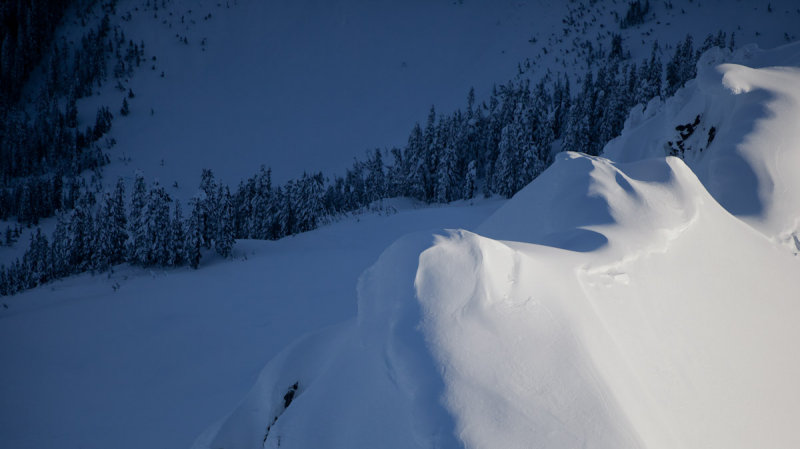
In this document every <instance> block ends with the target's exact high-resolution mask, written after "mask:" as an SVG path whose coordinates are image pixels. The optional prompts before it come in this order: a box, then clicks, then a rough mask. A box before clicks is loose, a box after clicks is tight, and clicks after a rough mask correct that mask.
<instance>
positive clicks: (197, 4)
mask: <svg viewBox="0 0 800 449" xmlns="http://www.w3.org/2000/svg"><path fill="white" fill-rule="evenodd" d="M148 3H149V2H147V1H146V0H121V1H119V4H118V6H117V16H118V17H115V18H114V20H118V19H119V17H123V16H126V15H127V14H128V13H130V14H131V16H130V20H127V21H122V22H120V23H121V24H122V26H123V29H124V30H125V33H126V36H128V37H129V38H130V39H133V40H134V42H139V41H140V40H141V41H143V42H144V43H145V51H146V54H147V57H148V59H149V58H151V57H155V58H156V59H155V60H154V61H153V60H148V61H146V63H145V64H144V65H143V66H142V68H141V69H139V70H138V71H137V72H136V73H135V74H134V76H133V77H132V78H131V79H130V80H129V81H128V82H127V83H125V85H126V87H130V88H132V89H133V91H134V92H135V93H136V98H134V99H133V100H131V101H130V105H131V114H130V115H129V116H127V117H117V119H116V120H115V121H114V125H113V129H112V131H111V134H110V136H111V137H113V138H115V139H116V141H117V143H118V144H117V146H116V147H115V148H114V149H112V150H111V151H110V154H111V160H112V163H111V165H110V166H109V167H106V168H105V173H106V174H107V176H106V179H107V182H109V183H110V184H111V185H113V183H114V182H115V180H116V179H117V177H118V176H123V177H126V178H129V177H132V174H133V172H134V170H136V169H140V170H143V172H144V174H145V176H146V178H148V179H151V178H158V179H159V180H160V182H161V184H162V185H165V186H172V185H173V183H175V182H177V184H178V186H179V187H178V188H177V189H172V188H171V189H170V194H171V195H175V196H177V197H179V198H181V199H182V200H184V201H185V200H186V199H188V198H189V197H190V196H191V195H192V194H194V192H195V189H196V186H197V184H198V183H199V176H200V172H201V170H202V169H203V168H212V169H214V171H215V173H216V174H217V177H218V178H219V179H221V180H223V181H224V182H226V183H229V184H231V185H236V184H237V183H238V182H239V181H240V180H242V179H243V178H245V177H247V176H250V175H252V174H253V173H254V172H255V171H256V169H257V167H258V166H259V165H261V164H265V165H267V166H270V167H272V168H273V175H274V179H275V181H277V182H280V183H282V182H284V181H286V180H288V179H290V178H295V177H299V176H300V175H301V174H302V173H303V172H304V171H306V172H317V171H320V170H321V171H324V172H325V173H326V174H330V175H332V174H341V173H343V171H344V169H345V168H347V167H349V166H350V164H351V162H352V158H353V157H359V158H360V157H362V156H363V155H364V153H365V151H367V150H372V149H374V148H391V147H392V146H402V145H405V144H406V142H407V139H408V135H409V133H410V131H411V129H412V127H413V125H414V123H415V122H424V120H425V118H426V117H427V114H428V110H429V109H430V107H431V105H435V106H436V109H437V110H438V111H440V112H447V113H449V112H451V111H453V110H455V109H456V108H463V107H464V106H465V104H466V97H467V92H468V91H469V89H470V87H475V89H476V95H477V99H478V101H482V100H484V99H486V97H487V96H488V93H489V92H490V91H491V88H492V85H493V84H496V83H499V84H502V83H505V82H506V81H507V80H510V79H511V78H512V77H514V76H515V75H516V74H517V73H518V64H520V63H523V62H524V61H526V60H528V61H529V62H530V64H531V68H530V70H529V71H528V72H527V74H526V76H530V77H531V78H533V79H534V80H538V79H539V78H540V77H542V76H544V75H545V73H547V72H548V71H552V72H557V71H561V72H566V73H568V74H570V75H571V76H573V77H575V78H576V79H579V78H582V76H583V70H584V67H585V61H584V59H585V51H584V50H583V49H582V48H581V46H582V45H584V44H585V42H587V41H588V42H591V43H592V44H593V45H594V46H595V47H597V46H598V44H602V45H604V46H605V47H606V48H608V47H609V42H610V39H611V37H610V33H612V32H619V33H620V35H621V36H622V37H623V39H624V46H625V48H626V49H629V50H630V51H631V53H632V56H633V57H634V58H637V59H641V58H646V57H648V56H649V54H650V49H651V46H652V42H653V41H654V40H658V41H659V42H660V44H661V45H662V46H664V47H665V49H664V58H665V59H668V58H669V57H671V55H672V51H673V50H672V48H671V47H670V46H671V45H673V44H675V43H677V42H678V41H680V40H682V39H683V37H684V36H685V34H687V33H688V34H692V35H693V36H694V38H695V44H696V45H697V46H699V45H700V44H701V43H702V41H703V39H704V38H705V36H706V34H708V33H716V32H717V31H718V30H723V31H726V32H727V33H728V34H730V33H731V32H734V31H735V32H736V33H737V42H740V43H747V42H757V43H759V44H760V45H762V46H766V47H774V46H777V45H780V44H781V43H783V42H784V34H786V35H788V36H789V38H790V39H796V36H794V34H795V33H796V31H795V28H796V27H795V23H796V22H797V20H798V18H800V11H795V9H796V5H795V2H794V1H792V0H782V1H773V2H772V5H773V9H774V11H773V12H772V13H770V12H767V11H766V8H765V7H764V6H763V5H760V4H758V5H755V4H752V2H746V1H745V2H743V1H737V2H733V3H732V2H729V1H725V0H708V1H703V2H678V1H673V2H672V3H674V4H675V6H674V7H673V8H672V9H666V8H665V6H664V5H663V4H662V2H650V3H651V4H652V8H653V15H654V18H651V19H649V20H648V21H647V22H646V23H645V24H643V25H641V26H638V27H634V28H629V29H626V30H620V29H619V26H618V24H617V23H616V17H617V16H620V15H624V13H625V10H626V5H627V3H626V2H597V3H595V4H592V5H587V6H582V3H583V2H563V1H549V0H530V1H517V0H500V1H498V0H491V1H490V0H475V1H473V0H470V1H449V0H448V1H444V0H443V1H433V2H431V1H420V0H414V1H405V2H396V1H390V0H380V1H373V2H363V1H358V0H336V1H328V2H320V1H314V0H299V1H286V0H279V1H256V0H237V1H226V2H219V1H215V0H214V1H208V0H171V1H167V2H159V3H160V4H161V5H165V6H161V7H159V8H158V9H157V10H155V11H154V10H153V9H152V7H150V8H147V7H145V5H146V4H148ZM587 3H588V2H587ZM573 10H574V11H576V12H574V13H573V12H571V11H573ZM578 11H579V12H578ZM570 15H572V17H574V18H575V19H576V20H577V23H576V24H574V25H573V26H566V25H565V24H564V23H563V22H562V19H565V18H567V17H569V16H570ZM709 16H713V17H714V18H715V20H714V24H713V26H712V27H710V26H709V22H708V20H707V17H709ZM742 17H747V20H742ZM565 30H567V32H568V34H566V35H565V32H564V31H565ZM676 30H680V31H679V32H677V33H676ZM184 37H185V38H186V40H187V42H188V44H185V43H183V42H182V41H181V38H184ZM151 68H152V69H151ZM162 72H163V73H164V76H163V77H162V76H161V74H162ZM113 84H114V83H107V85H106V86H104V87H103V88H102V89H99V90H98V95H96V96H94V97H91V98H88V99H84V100H81V102H80V104H79V106H80V107H81V111H85V114H86V116H85V117H82V118H83V119H85V120H84V122H91V121H93V120H94V114H95V111H96V109H97V107H98V106H101V105H108V106H109V107H110V108H111V110H112V112H115V113H116V112H117V111H118V110H119V107H120V105H121V103H122V97H123V96H124V95H123V94H124V93H123V92H119V91H118V90H116V89H115V88H114V86H113ZM574 86H575V85H573V87H574ZM151 110H152V111H153V113H152V115H151Z"/></svg>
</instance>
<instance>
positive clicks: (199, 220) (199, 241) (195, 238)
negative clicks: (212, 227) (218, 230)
mask: <svg viewBox="0 0 800 449" xmlns="http://www.w3.org/2000/svg"><path fill="white" fill-rule="evenodd" d="M204 214H205V212H204V211H203V206H202V200H200V199H199V198H195V199H194V200H192V214H191V215H190V216H189V223H188V224H187V226H186V244H185V248H186V259H187V261H188V262H189V266H191V267H192V268H195V269H197V267H198V266H199V265H200V258H201V257H202V248H203V246H204V245H205V242H204V241H203V215H204Z"/></svg>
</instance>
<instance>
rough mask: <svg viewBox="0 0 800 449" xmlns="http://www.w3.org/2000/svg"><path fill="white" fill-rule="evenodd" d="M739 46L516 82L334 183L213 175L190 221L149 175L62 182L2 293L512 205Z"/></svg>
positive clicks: (6, 274) (470, 101) (688, 49)
mask: <svg viewBox="0 0 800 449" xmlns="http://www.w3.org/2000/svg"><path fill="white" fill-rule="evenodd" d="M725 40H726V38H725V35H724V33H719V34H717V35H715V36H711V35H710V36H709V38H707V39H706V41H705V42H704V44H703V46H702V47H701V48H700V49H698V50H695V49H694V46H693V41H692V38H691V37H690V36H687V38H686V39H685V40H684V41H683V42H682V43H681V44H680V45H678V46H676V49H675V54H674V56H673V58H672V59H671V60H670V61H669V62H668V63H667V65H666V68H665V67H664V66H663V65H662V63H661V57H660V51H661V49H660V47H659V46H658V44H657V43H656V44H654V45H653V48H652V51H651V55H650V58H649V59H647V60H645V61H643V62H641V64H640V65H637V64H636V63H634V62H631V61H628V60H625V59H624V57H623V55H624V52H616V56H615V57H611V58H609V59H607V60H606V62H605V63H604V64H602V65H601V66H600V67H599V68H598V69H597V71H596V73H595V72H592V71H588V72H587V73H586V74H585V76H584V78H583V80H582V82H581V83H580V90H579V92H578V93H577V94H576V95H573V94H572V91H571V87H570V81H569V77H567V76H563V75H557V76H555V77H552V78H550V77H545V78H543V79H542V80H541V81H539V82H538V83H536V84H535V85H533V86H532V85H531V83H530V81H528V80H526V79H516V80H512V81H509V82H508V83H506V84H504V85H500V86H496V87H495V88H494V89H493V91H492V93H491V94H490V95H489V98H488V99H487V100H486V101H484V102H481V103H477V102H476V99H475V94H474V90H470V92H469V93H468V95H467V102H466V106H465V108H464V109H463V110H462V109H457V110H456V111H454V112H453V113H451V114H437V113H436V111H435V109H434V108H433V107H432V108H431V110H430V112H429V114H428V118H427V120H426V121H425V123H424V126H423V125H420V124H417V125H415V126H414V127H413V129H412V130H411V133H410V135H409V138H408V143H407V144H406V145H405V146H404V147H403V148H392V149H390V150H388V151H381V150H374V151H370V152H368V154H367V156H366V157H365V158H363V159H361V160H355V161H354V163H353V165H352V167H351V168H349V169H348V170H346V172H345V173H344V175H337V176H333V177H332V178H328V177H325V176H324V175H323V174H322V173H316V174H310V175H309V174H304V175H303V176H302V177H300V178H298V179H294V180H290V181H288V182H286V183H285V184H284V185H280V186H274V185H273V183H272V177H271V172H270V170H269V169H267V168H265V167H262V168H261V169H260V170H259V172H258V173H256V174H255V175H254V176H252V177H251V178H249V179H247V180H244V181H242V182H241V183H240V184H239V186H238V188H237V189H236V190H235V192H234V193H231V192H230V189H229V187H228V186H225V185H224V184H222V183H219V182H217V181H216V180H215V179H214V175H213V173H212V172H211V171H210V170H204V171H203V173H202V176H201V182H200V189H199V194H198V195H197V196H195V198H194V199H193V200H192V201H191V203H190V209H191V210H190V213H189V215H188V217H187V218H184V216H183V211H182V209H181V205H180V203H179V202H178V201H177V200H174V199H172V198H171V197H170V195H169V194H168V193H167V191H166V189H165V188H164V187H163V186H160V185H158V184H154V185H152V186H150V187H149V188H148V187H147V186H146V183H145V181H144V178H143V177H142V176H141V175H137V177H136V179H135V180H134V183H133V191H132V192H131V195H130V201H127V202H126V195H125V191H124V185H125V183H124V182H123V181H122V180H119V181H118V182H117V184H116V187H115V189H114V190H113V191H112V192H105V193H102V194H100V193H93V192H91V191H90V189H88V188H86V187H85V186H83V185H81V184H80V183H76V182H75V181H74V179H73V180H72V181H70V182H67V183H63V182H62V183H61V184H58V183H57V182H56V181H55V179H56V178H58V176H56V177H54V178H50V179H49V180H47V181H45V180H40V181H39V182H40V184H39V185H40V187H38V188H39V189H41V190H40V191H43V192H49V193H48V195H49V196H47V195H45V196H44V197H43V198H51V203H48V204H51V206H50V209H48V210H47V211H46V212H42V213H53V212H55V211H61V212H60V213H58V224H57V226H56V230H55V232H54V233H53V235H52V236H51V238H50V239H47V237H46V236H45V235H43V234H42V233H41V231H40V230H38V229H37V231H36V232H35V233H34V234H33V235H32V237H31V242H30V246H29V248H28V250H27V252H26V253H25V255H24V256H23V257H22V258H21V259H18V260H16V261H14V262H13V263H12V264H10V266H8V267H2V268H0V294H3V295H6V294H13V293H16V292H18V291H20V290H23V289H26V288H31V287H34V286H36V285H40V284H42V283H44V282H47V281H49V280H52V279H57V278H60V277H64V276H68V275H71V274H77V273H82V272H87V271H91V272H103V271H106V270H109V269H111V267H113V266H114V265H116V264H119V263H123V262H128V263H130V264H133V265H138V266H145V267H146V266H181V265H189V266H191V267H194V268H197V266H198V265H199V263H200V259H201V257H202V255H203V250H204V249H205V250H212V249H214V250H215V251H216V252H217V253H218V254H220V255H222V256H223V257H228V256H230V255H231V251H232V248H233V242H234V240H235V239H239V238H255V239H279V238H282V237H285V236H289V235H294V234H297V233H301V232H306V231H309V230H312V229H315V228H317V227H318V226H320V225H322V224H324V223H327V222H329V221H331V220H333V219H335V218H336V217H337V216H341V215H343V214H347V213H353V212H358V211H360V210H363V209H365V208H367V207H369V206H370V205H371V204H372V203H374V202H375V201H378V200H381V199H386V198H392V197H396V196H406V197H411V198H415V199H417V200H420V201H424V202H426V203H434V202H436V203H447V202H450V201H455V200H459V199H469V198H473V197H475V196H476V195H478V194H483V195H487V196H489V195H494V194H497V195H502V196H504V197H511V196H513V195H514V194H515V193H516V192H517V191H519V190H520V189H521V188H522V187H524V186H525V185H527V184H528V183H529V182H530V181H531V180H533V179H534V178H535V177H536V176H538V175H539V174H540V173H541V172H542V171H543V170H544V169H545V168H546V167H547V166H549V164H550V163H551V162H552V147H553V144H554V143H555V142H559V143H560V145H561V146H560V148H561V149H569V150H573V151H582V152H584V153H587V154H592V155H597V154H599V153H600V151H601V150H602V148H603V146H604V145H605V143H606V142H608V141H609V140H610V139H612V138H613V137H615V136H617V135H618V134H619V133H620V131H621V130H622V126H623V123H624V119H625V117H626V116H627V113H628V111H629V110H630V109H631V108H632V107H633V106H634V105H636V104H640V103H645V104H646V103H647V102H648V101H649V100H650V99H652V98H654V97H659V96H662V95H666V94H669V93H670V92H673V93H674V91H675V90H677V88H678V87H680V86H681V85H683V83H685V82H686V81H687V80H689V79H691V78H692V77H694V70H695V68H694V66H695V64H696V60H697V58H698V57H699V54H700V52H701V51H702V50H704V49H706V48H710V46H713V45H725ZM76 186H77V187H76ZM59 188H60V189H61V195H59V194H58V192H57V190H58V189H59ZM48 189H49V190H48ZM34 192H36V190H35V189H31V188H29V189H28V193H25V194H21V195H20V197H19V198H20V199H19V200H17V204H33V203H35V201H32V202H31V201H30V200H29V199H30V198H35V195H36V194H35V193H34ZM2 198H3V197H2V195H0V201H1V200H2ZM57 205H58V206H57ZM67 206H72V208H71V210H70V208H69V207H67ZM24 208H25V207H22V209H24ZM22 209H20V211H19V212H18V215H17V217H18V219H19V217H20V215H19V214H23V212H22ZM32 215H36V214H32ZM28 216H31V214H29V215H28Z"/></svg>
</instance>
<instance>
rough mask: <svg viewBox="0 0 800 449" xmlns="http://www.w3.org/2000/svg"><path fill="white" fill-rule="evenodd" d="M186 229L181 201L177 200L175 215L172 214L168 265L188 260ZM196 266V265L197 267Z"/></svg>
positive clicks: (176, 264)
mask: <svg viewBox="0 0 800 449" xmlns="http://www.w3.org/2000/svg"><path fill="white" fill-rule="evenodd" d="M186 240H187V239H186V231H185V230H184V223H183V212H182V211H181V203H180V201H178V200H177V199H176V200H175V208H174V215H173V216H172V223H171V228H170V238H169V242H170V245H171V246H170V248H169V261H168V265H171V266H179V265H183V264H184V263H185V262H186V260H187V254H186ZM195 268H196V267H195Z"/></svg>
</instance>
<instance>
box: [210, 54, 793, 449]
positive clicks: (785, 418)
mask: <svg viewBox="0 0 800 449" xmlns="http://www.w3.org/2000/svg"><path fill="white" fill-rule="evenodd" d="M798 48H799V47H784V48H782V49H779V50H776V51H775V52H773V53H767V52H761V51H760V50H757V49H753V48H749V49H747V50H746V51H744V52H742V53H740V54H738V55H736V56H734V59H736V58H740V59H748V58H749V59H748V60H750V61H754V64H753V66H754V67H750V68H747V67H744V66H742V65H741V64H740V65H733V64H731V63H729V64H723V65H719V64H711V61H712V60H713V61H717V59H715V58H720V57H724V58H728V57H729V56H726V55H723V54H721V53H718V54H716V55H707V56H706V57H705V58H704V59H703V62H702V63H703V64H706V65H707V67H704V68H701V70H700V75H699V77H698V80H696V81H695V82H694V83H692V84H690V85H689V86H688V87H687V88H686V89H684V90H682V91H680V92H679V93H678V95H677V96H676V97H675V98H673V99H670V100H668V101H667V102H666V104H664V105H660V106H659V105H657V104H656V103H653V104H651V105H650V106H648V110H647V111H645V112H643V113H642V114H648V115H647V116H646V117H645V116H644V115H642V116H641V117H637V116H635V115H634V116H632V118H631V119H630V120H629V123H628V126H627V128H626V131H625V133H624V134H623V136H622V137H621V138H620V139H618V140H616V141H614V142H612V143H611V144H610V145H609V146H608V147H607V149H606V154H607V155H610V156H613V157H614V158H616V162H612V161H611V160H609V159H605V158H601V157H589V156H585V155H580V154H576V153H565V154H562V155H560V156H559V159H558V160H557V162H556V163H555V164H554V165H553V166H552V167H550V168H549V169H548V170H547V171H546V172H545V173H544V174H543V175H542V176H540V177H539V178H538V179H536V180H535V181H534V182H533V183H531V185H529V186H527V187H526V188H525V189H523V190H522V191H521V192H520V193H519V194H517V195H516V196H515V197H514V198H512V199H511V200H510V201H508V202H507V203H506V204H505V205H503V206H502V207H501V208H500V209H498V210H497V212H495V213H494V214H493V215H492V216H491V217H489V218H488V219H487V220H486V221H485V222H484V223H483V224H482V225H481V226H479V227H478V228H477V230H476V231H477V233H471V232H467V231H450V232H448V233H446V234H444V235H439V236H437V237H435V240H434V241H433V244H432V245H431V237H430V234H425V233H423V234H417V235H413V236H409V237H406V238H404V239H401V240H399V241H398V242H396V243H395V244H393V245H392V246H391V247H389V248H388V249H387V250H386V251H385V252H384V253H383V255H382V256H381V257H380V259H379V260H378V262H377V263H376V264H375V265H374V266H373V267H372V268H370V269H369V270H367V271H366V272H365V273H364V274H363V275H362V277H361V280H360V282H359V286H358V300H359V309H358V317H357V319H356V320H354V321H352V322H349V323H346V324H344V325H343V326H342V327H341V328H339V329H338V330H336V331H335V333H333V334H332V333H330V331H329V332H328V333H322V334H319V335H317V336H313V337H309V338H310V339H309V340H304V341H303V342H301V343H299V344H298V345H296V346H294V347H292V348H290V349H289V350H288V355H284V356H281V357H279V358H278V359H276V361H274V362H273V363H271V364H270V365H269V366H268V367H267V368H266V369H265V371H264V373H263V374H262V377H261V380H260V381H259V383H258V384H257V385H256V387H255V388H254V390H253V393H251V395H250V396H249V397H248V398H247V399H245V401H244V402H243V404H242V406H241V407H239V408H238V409H237V410H236V411H234V412H233V414H232V415H230V417H229V418H227V419H226V420H224V421H223V423H222V424H221V426H220V427H219V429H220V430H219V431H215V430H213V429H212V430H211V431H210V432H209V433H208V434H207V435H206V436H204V437H203V438H201V439H200V440H198V443H197V445H196V447H197V448H217V447H225V448H227V449H235V448H240V447H241V448H244V447H256V444H258V443H259V442H262V441H263V445H264V447H278V446H280V447H289V448H308V447H334V448H338V447H341V448H345V447H346V448H361V447H398V448H399V447H402V448H413V447H469V448H496V447H502V448H522V447H546V448H555V449H558V448H565V449H566V448H574V447H584V448H648V449H674V448H697V449H701V448H702V449H710V448H720V449H721V448H725V449H735V448H742V449H744V448H753V447H770V448H786V449H789V448H795V447H800V434H799V433H798V432H797V427H798V424H800V419H798V417H797V413H796V404H797V403H798V402H800V387H798V385H797V379H798V378H800V357H798V355H797V351H796V349H795V342H796V341H798V340H799V339H800V328H799V327H797V326H796V323H797V321H798V319H800V302H798V301H797V297H798V295H797V292H798V291H800V276H798V274H800V259H798V258H797V257H796V256H794V255H793V254H791V253H790V252H787V251H785V249H784V248H781V247H780V245H776V244H775V241H783V240H785V239H786V235H787V234H786V233H787V232H790V233H791V232H795V231H796V229H797V227H796V226H797V221H796V219H797V217H799V216H800V201H798V200H800V198H798V197H797V195H800V185H797V183H798V181H796V179H797V173H796V172H797V169H798V168H800V164H798V162H800V160H798V158H800V148H798V142H800V139H798V137H800V136H798V135H796V133H797V130H796V128H794V127H792V126H790V125H791V123H790V122H792V121H794V122H797V120H796V119H797V118H798V114H800V104H798V101H797V100H798V99H800V97H799V96H798V95H800V90H798V89H797V86H799V85H800V83H798V82H797V81H798V79H797V76H798V75H799V74H798V71H797V70H795V69H786V68H777V67H766V66H767V65H769V64H770V60H771V59H770V57H769V55H772V56H774V57H777V56H775V55H778V56H780V57H782V58H784V57H786V55H790V56H791V55H794V54H796V50H797V49H798ZM790 59H791V58H790ZM781 60H782V61H785V60H787V59H785V58H784V59H781ZM795 62H797V61H795ZM762 65H763V66H765V67H762V68H759V67H761V66H762ZM654 108H656V109H657V110H656V111H654V110H653V109H654ZM697 116H700V119H699V120H698V119H696V118H695V117H697ZM687 123H688V124H690V125H691V127H692V128H693V132H692V133H688V134H689V135H688V136H685V138H683V139H682V144H683V149H684V152H683V156H684V158H685V159H681V158H679V157H671V156H667V157H665V151H666V150H665V145H667V143H666V142H668V141H670V139H671V141H672V143H671V144H669V145H676V139H675V132H676V130H675V126H677V125H681V124H684V125H685V124H687ZM711 127H714V128H715V133H714V138H713V139H708V133H709V130H710V129H711ZM685 131H686V127H685V126H684V128H683V132H684V134H686V132H685ZM701 137H702V138H701ZM707 140H710V142H707ZM701 149H702V151H701ZM793 175H794V176H793ZM793 226H794V228H793ZM793 229H794V230H795V231H793ZM795 235H796V234H795ZM765 236H766V237H768V238H765ZM318 354H322V355H318ZM308 359H312V360H314V361H313V362H309V361H308ZM291 360H294V362H290V361H291ZM276 379H279V380H278V381H276ZM295 381H296V382H299V385H300V387H299V390H298V398H297V399H296V400H295V401H294V402H293V403H292V404H291V405H290V406H289V407H288V408H285V410H284V405H285V404H284V403H283V402H282V399H281V398H282V395H283V394H284V393H285V392H286V391H287V390H286V389H287V387H288V386H289V385H291V383H292V382H295ZM276 416H277V420H275V417H276ZM272 420H275V421H274V424H270V423H272V422H273V421H272ZM267 425H271V428H270V431H269V435H267V436H266V440H264V438H265V434H266V431H265V429H266V426H267Z"/></svg>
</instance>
